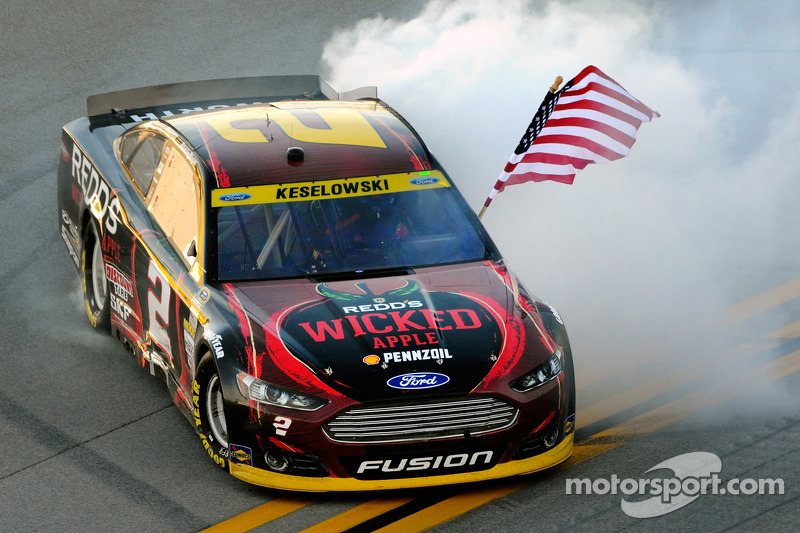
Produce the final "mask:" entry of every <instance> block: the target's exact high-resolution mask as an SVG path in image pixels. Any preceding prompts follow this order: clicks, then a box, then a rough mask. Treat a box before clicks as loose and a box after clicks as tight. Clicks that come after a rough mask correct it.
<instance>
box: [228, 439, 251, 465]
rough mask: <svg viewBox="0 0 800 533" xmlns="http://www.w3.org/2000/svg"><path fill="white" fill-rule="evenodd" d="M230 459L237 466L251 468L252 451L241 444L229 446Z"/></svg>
mask: <svg viewBox="0 0 800 533" xmlns="http://www.w3.org/2000/svg"><path fill="white" fill-rule="evenodd" d="M230 459H231V462H232V463H234V464H237V465H247V466H253V450H252V449H251V448H248V447H247V446H242V445H241V444H231V450H230Z"/></svg>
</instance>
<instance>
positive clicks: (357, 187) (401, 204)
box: [212, 173, 494, 281]
mask: <svg viewBox="0 0 800 533" xmlns="http://www.w3.org/2000/svg"><path fill="white" fill-rule="evenodd" d="M428 174H430V173H428ZM436 175H439V176H441V175H440V174H439V173H436ZM384 178H385V177H383V176H380V177H374V179H364V178H361V179H360V182H359V181H353V180H339V181H334V182H331V181H328V182H314V183H313V184H311V183H309V184H292V185H290V186H283V187H279V186H264V188H266V187H271V190H270V196H269V198H265V195H264V194H259V191H258V188H253V187H251V188H246V191H248V192H241V191H233V192H228V191H227V190H225V189H221V190H215V191H214V192H215V193H217V194H215V195H214V200H213V203H212V205H214V206H215V207H216V208H215V209H214V212H215V214H216V225H217V232H216V233H217V271H218V276H217V277H218V279H219V280H220V281H229V280H255V279H279V278H292V277H301V276H324V275H337V274H338V275H347V274H360V273H366V272H369V271H380V270H386V269H398V268H416V267H422V266H433V265H441V264H448V263H459V262H467V261H476V260H482V259H485V258H487V257H489V256H490V255H491V251H490V250H494V248H493V246H492V244H491V242H490V241H488V239H486V240H484V238H482V236H481V234H480V233H479V232H478V230H477V229H476V227H475V226H473V224H472V223H471V222H470V220H469V219H468V217H467V214H466V213H465V212H464V209H468V208H466V206H465V205H464V204H463V201H461V202H459V199H458V198H457V197H456V194H457V193H456V192H455V191H454V190H453V188H452V187H450V185H449V184H448V183H447V181H446V180H445V178H444V177H443V176H442V177H441V178H435V177H434V178H419V177H417V178H413V176H412V177H411V178H409V175H403V178H402V179H400V180H398V179H397V176H394V177H388V178H389V179H384ZM403 180H404V181H403ZM398 181H399V182H400V183H401V184H402V183H406V184H408V183H412V184H413V185H410V186H409V185H406V186H405V187H397V186H396V184H397V183H398ZM243 189H244V188H243ZM398 189H406V190H398ZM394 190H398V192H391V191H394ZM342 191H345V192H342ZM346 191H351V192H352V191H356V192H357V194H347V192H346ZM365 191H367V192H369V193H366V192H365ZM265 200H266V201H265ZM226 203H230V204H231V205H225V204H226ZM462 206H463V207H462Z"/></svg>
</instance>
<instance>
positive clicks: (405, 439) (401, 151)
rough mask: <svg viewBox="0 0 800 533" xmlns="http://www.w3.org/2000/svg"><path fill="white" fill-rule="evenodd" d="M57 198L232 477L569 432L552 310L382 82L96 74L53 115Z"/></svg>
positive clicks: (393, 480) (97, 318) (347, 470)
mask: <svg viewBox="0 0 800 533" xmlns="http://www.w3.org/2000/svg"><path fill="white" fill-rule="evenodd" d="M58 210H59V225H60V232H61V238H62V239H63V241H64V244H65V245H66V248H67V251H68V252H69V255H70V257H71V259H72V261H73V262H74V264H75V267H76V269H77V271H78V272H79V274H80V276H81V279H82V280H83V293H84V301H85V308H86V313H87V315H88V318H89V322H90V323H91V325H92V326H93V327H94V328H96V329H98V330H107V331H110V332H111V333H112V334H113V335H114V336H116V337H117V338H118V339H119V340H120V342H121V343H122V344H123V345H124V346H125V347H126V348H127V350H128V351H129V352H130V353H131V354H133V356H134V357H135V359H136V360H137V361H138V362H139V364H141V365H142V366H143V367H145V368H148V369H149V371H150V372H151V373H153V374H157V375H159V376H162V377H163V378H164V379H165V380H166V383H167V385H168V387H169V390H170V392H171V394H172V396H173V398H174V401H175V403H176V405H177V406H178V407H179V409H180V410H181V411H182V412H183V414H184V415H185V416H186V417H187V418H188V420H189V421H190V423H191V424H192V425H193V426H194V428H195V429H196V431H197V433H198V435H199V437H200V441H201V443H202V446H203V447H204V449H205V453H207V454H208V456H209V457H210V458H211V459H212V460H213V461H214V462H215V463H216V464H217V465H219V466H220V467H222V468H224V469H226V470H228V471H230V473H231V474H233V475H234V476H236V477H238V478H241V479H243V480H245V481H247V482H250V483H255V484H259V485H264V486H268V487H273V488H281V489H289V490H298V491H328V490H334V491H338V490H343V491H351V490H353V491H358V490H373V489H395V488H405V487H420V486H431V485H441V484H451V483H460V482H469V481H477V480H485V479H493V478H499V477H505V476H511V475H516V474H525V473H529V472H534V471H537V470H541V469H544V468H548V467H551V466H553V465H555V464H558V463H560V462H562V461H564V460H565V459H567V458H568V457H569V455H570V454H571V452H572V446H573V436H574V433H573V432H574V412H575V385H574V375H573V365H572V356H571V351H570V346H569V340H568V338H567V333H566V331H565V328H564V324H563V322H562V320H561V317H560V316H559V314H558V313H557V312H556V311H555V310H554V309H553V308H552V307H550V306H549V305H548V304H546V303H544V302H542V301H540V300H538V299H536V298H534V297H533V296H532V295H531V294H530V293H528V292H527V291H526V290H525V289H524V288H523V287H522V285H520V283H519V282H518V281H517V279H516V277H515V276H514V275H513V274H512V272H511V271H510V270H509V269H508V267H507V266H506V264H505V263H504V262H503V259H502V257H501V255H500V253H499V252H498V250H497V248H496V247H495V245H494V244H493V243H492V241H491V239H490V238H489V236H488V235H487V233H486V231H485V230H484V228H483V227H482V226H481V224H480V222H479V221H478V219H477V217H476V216H475V214H474V213H473V212H472V211H471V210H470V209H469V207H468V205H467V204H466V202H465V201H464V199H463V198H462V196H461V195H460V194H459V192H458V190H457V189H456V186H455V184H454V183H453V181H452V180H451V178H450V177H449V176H448V175H447V173H446V172H445V171H444V170H443V169H442V167H441V166H440V165H439V163H438V162H437V161H436V159H435V158H434V157H433V156H432V155H431V153H430V152H429V151H428V149H427V148H426V146H425V145H424V144H423V142H422V140H421V139H420V138H419V136H418V135H417V134H416V133H415V131H414V130H413V129H412V128H411V126H409V124H408V123H407V122H406V121H405V120H404V119H403V118H402V117H401V116H400V115H399V114H398V113H397V112H395V111H394V110H393V109H392V108H390V107H389V106H388V105H387V104H385V103H384V102H382V101H381V100H379V99H377V97H376V91H375V89H374V88H373V87H365V88H361V89H356V90H355V91H351V92H349V93H336V92H335V91H333V89H331V88H330V86H328V85H327V84H326V83H325V82H324V81H322V80H320V79H319V78H318V77H317V76H284V77H262V78H240V79H235V80H227V81H224V80H209V81H205V82H193V83H182V84H175V85H165V86H158V87H149V88H144V89H132V90H126V91H119V92H115V93H109V94H103V95H97V96H91V97H89V99H88V116H87V117H84V118H81V119H78V120H75V121H73V122H71V123H69V124H67V125H66V126H64V128H63V132H62V137H61V161H60V165H59V168H58Z"/></svg>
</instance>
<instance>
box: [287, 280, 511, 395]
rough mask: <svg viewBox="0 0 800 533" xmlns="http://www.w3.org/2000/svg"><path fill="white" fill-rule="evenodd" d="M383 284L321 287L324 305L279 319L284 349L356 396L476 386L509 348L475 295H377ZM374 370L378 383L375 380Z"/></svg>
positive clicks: (405, 289) (412, 287)
mask: <svg viewBox="0 0 800 533" xmlns="http://www.w3.org/2000/svg"><path fill="white" fill-rule="evenodd" d="M371 283H373V284H374V285H375V287H376V288H375V289H373V288H372V287H371ZM381 283H383V284H384V286H383V287H382V288H383V289H385V288H386V287H385V283H386V282H385V281H381V280H376V281H375V282H355V283H353V282H338V283H336V284H331V285H329V284H326V283H322V284H320V285H318V286H317V292H319V293H320V294H321V295H322V296H323V297H324V298H323V299H322V300H313V301H310V302H306V303H303V304H300V305H297V306H294V307H292V308H291V309H290V310H288V311H287V312H285V313H284V314H283V315H282V316H281V317H280V318H279V320H278V324H277V326H278V333H279V336H280V339H281V341H282V342H283V345H284V346H285V347H286V349H287V350H288V351H289V352H290V353H291V354H292V355H294V357H296V358H297V359H299V360H300V361H302V362H304V363H305V364H306V365H308V366H309V367H311V368H315V369H317V371H318V374H322V373H323V372H324V375H327V376H330V382H331V383H336V384H338V385H340V386H343V387H344V388H346V389H348V390H349V391H350V392H351V393H352V391H353V390H356V389H358V390H360V391H366V393H367V394H370V392H371V393H378V392H379V391H380V392H383V393H386V392H387V391H392V390H394V391H396V393H397V394H399V393H400V392H403V391H409V390H415V389H423V388H426V387H440V388H441V389H448V390H454V391H455V390H459V391H468V390H470V389H471V388H473V387H474V386H475V385H477V384H478V383H479V382H480V380H481V379H482V378H483V377H484V376H485V375H486V374H487V372H488V371H489V370H490V369H491V368H492V366H493V365H494V363H495V361H497V359H498V356H499V354H500V352H501V350H502V348H503V343H504V339H503V331H504V328H503V326H502V325H501V324H500V323H499V319H498V316H499V315H498V314H497V313H496V312H494V311H493V310H491V309H489V308H487V307H486V305H485V304H484V303H483V302H481V301H480V300H477V299H475V298H470V297H468V296H465V295H462V294H459V293H450V292H431V291H423V290H422V286H421V285H420V284H419V283H418V282H417V281H406V280H400V281H399V283H402V285H401V286H399V287H396V288H393V289H389V290H384V292H378V289H377V287H378V286H380V285H381ZM396 283H397V282H396ZM496 305H497V304H496ZM451 369H452V370H451ZM320 371H321V372H320ZM375 372H378V373H380V379H372V378H371V377H369V376H370V375H371V374H370V373H375ZM403 376H405V377H403ZM412 376H414V377H412ZM395 377H397V378H398V379H397V380H395V381H391V379H392V378H395Z"/></svg>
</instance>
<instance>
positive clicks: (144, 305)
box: [120, 128, 203, 398]
mask: <svg viewBox="0 0 800 533" xmlns="http://www.w3.org/2000/svg"><path fill="white" fill-rule="evenodd" d="M186 146H187V145H186V143H184V142H182V141H181V140H180V139H177V138H175V137H174V136H170V135H168V134H167V133H166V132H163V131H159V130H157V129H154V128H141V129H140V130H139V131H135V130H134V131H132V132H130V133H129V134H127V135H126V136H125V137H124V138H123V139H122V140H121V143H120V153H121V160H122V162H123V165H125V166H126V168H127V169H128V172H129V174H130V176H131V179H132V181H133V183H134V184H135V186H136V188H137V189H138V191H139V193H140V195H141V200H142V203H143V206H144V208H145V210H146V214H145V215H144V217H143V220H142V221H140V223H139V226H140V227H137V228H136V230H137V231H136V243H135V246H134V250H133V252H132V253H133V256H134V267H133V270H134V272H133V274H132V275H133V277H134V279H135V286H136V290H137V296H138V301H139V302H140V306H141V320H142V328H141V338H140V339H139V345H140V348H141V351H142V363H143V364H148V363H149V365H150V368H151V371H153V372H154V371H155V368H156V367H159V368H161V369H163V370H164V372H165V374H167V375H168V376H169V375H171V376H172V378H173V379H174V381H175V382H176V383H177V384H179V386H180V389H182V390H183V392H184V393H185V394H184V398H190V397H191V395H190V394H189V392H190V386H191V380H192V378H193V374H194V346H195V339H196V336H197V329H198V327H197V315H196V314H195V313H193V312H192V308H193V304H192V300H193V299H196V295H197V294H199V293H200V292H201V287H202V281H203V269H202V266H201V265H202V261H201V252H202V249H201V248H202V246H201V245H202V238H201V237H202V231H201V228H202V220H203V202H202V181H201V180H202V177H201V176H202V175H201V171H200V167H199V165H198V164H197V162H196V160H195V159H194V157H193V155H192V154H191V152H189V151H188V150H187V148H186Z"/></svg>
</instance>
